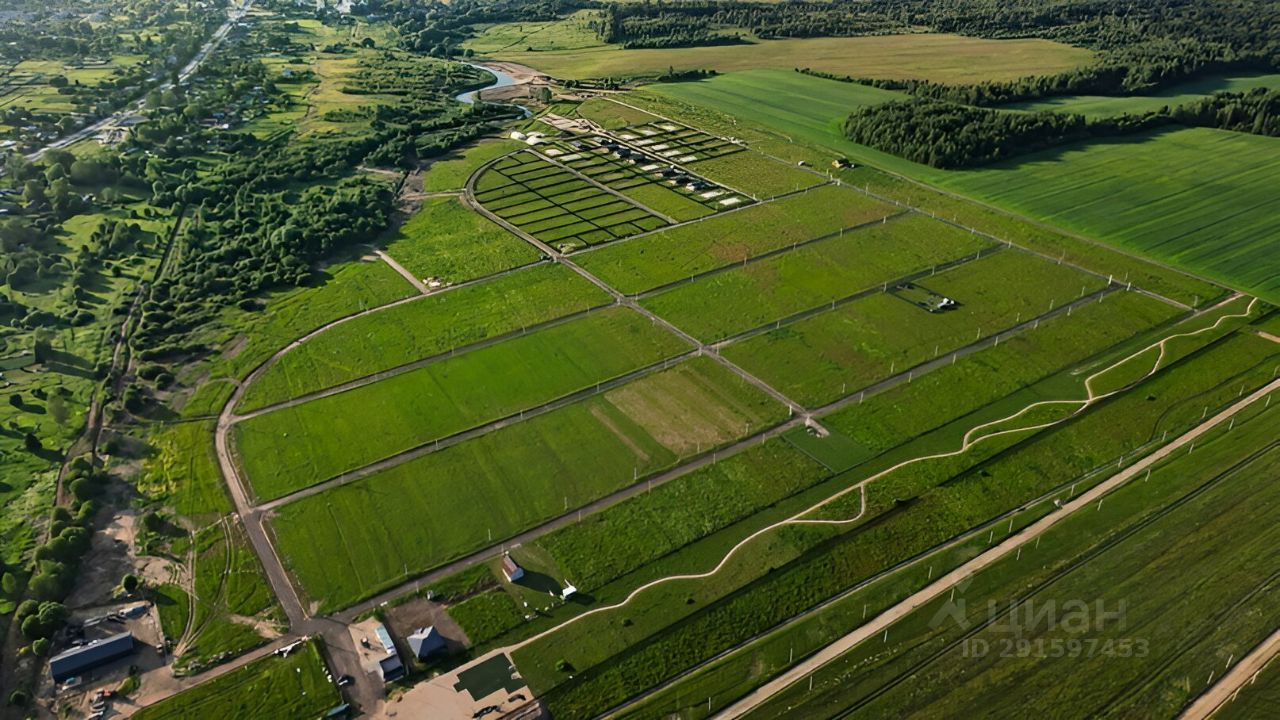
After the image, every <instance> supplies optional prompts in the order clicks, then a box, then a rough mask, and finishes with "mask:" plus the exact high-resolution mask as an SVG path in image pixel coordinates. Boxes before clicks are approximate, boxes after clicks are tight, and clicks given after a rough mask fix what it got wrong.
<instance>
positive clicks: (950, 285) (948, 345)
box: [722, 250, 1106, 405]
mask: <svg viewBox="0 0 1280 720" xmlns="http://www.w3.org/2000/svg"><path fill="white" fill-rule="evenodd" d="M919 284H920V285H921V286H923V287H926V288H928V289H930V290H932V291H934V292H936V293H939V294H941V295H943V296H946V297H949V298H952V299H953V300H955V301H957V302H958V303H960V307H958V308H956V309H954V310H949V311H946V312H938V313H931V312H927V311H925V310H924V309H922V308H920V307H918V306H916V305H913V304H912V303H910V302H907V301H906V300H904V299H902V298H900V297H896V296H894V295H893V294H890V293H877V294H875V295H871V296H869V297H866V298H862V299H859V300H855V301H854V302H851V303H849V304H848V305H843V306H841V307H838V308H836V309H835V310H832V311H829V312H826V313H823V314H821V315H816V316H814V317H811V318H807V319H805V320H802V321H800V322H797V323H795V324H793V325H788V326H785V327H782V328H780V329H777V330H773V331H770V332H768V333H765V334H763V335H757V336H755V337H752V338H749V339H747V340H744V341H742V342H739V343H733V344H730V345H727V346H726V347H725V348H724V349H723V350H722V352H723V353H724V355H725V357H727V358H729V359H730V360H732V361H734V362H735V363H738V364H740V365H741V366H742V367H743V368H744V369H746V370H748V371H749V372H751V373H753V374H755V375H756V376H757V377H759V378H761V379H762V380H764V381H766V382H768V383H769V384H771V385H773V386H774V387H776V388H778V390H780V391H782V392H783V393H786V394H787V395H788V396H789V397H791V398H794V399H795V400H796V401H797V402H800V403H804V404H806V405H821V404H824V403H827V402H830V401H832V400H835V399H837V398H840V397H842V396H844V395H845V394H847V393H848V392H851V391H855V390H857V389H858V388H859V387H863V386H865V385H868V384H871V383H872V382H875V381H877V380H880V379H883V378H885V377H888V376H890V375H892V374H893V373H894V372H900V371H905V370H906V369H907V368H909V367H911V366H913V365H917V364H919V363H922V362H925V361H927V360H930V359H932V358H933V357H935V352H936V353H937V354H938V355H942V354H946V353H947V352H950V351H951V350H954V349H956V348H959V347H963V346H965V345H968V344H969V343H971V342H974V341H976V340H978V339H979V338H980V337H983V336H987V335H992V334H994V333H996V332H997V331H999V330H1001V329H1004V328H1007V327H1009V326H1011V325H1014V324H1016V323H1017V321H1018V319H1019V318H1020V319H1022V320H1030V319H1031V318H1032V317H1034V316H1036V315H1040V314H1043V313H1045V312H1047V311H1048V310H1049V308H1050V306H1051V305H1052V306H1054V307H1060V306H1061V305H1063V304H1065V303H1067V302H1070V301H1072V300H1075V299H1077V298H1079V297H1080V296H1081V291H1082V290H1083V291H1084V292H1085V293H1088V292H1092V291H1094V290H1098V289H1100V288H1102V287H1104V286H1105V285H1106V280H1105V278H1104V279H1099V278H1097V277H1095V276H1093V275H1086V274H1084V273H1081V272H1079V271H1076V270H1074V269H1071V268H1069V267H1067V266H1065V265H1056V264H1054V263H1050V262H1046V261H1044V260H1041V259H1039V258H1037V257H1034V256H1032V255H1028V254H1026V253H1022V252H1019V251H1016V250H1005V251H1001V252H997V253H996V254H994V255H991V256H988V257H985V258H983V259H981V260H976V261H974V262H971V263H966V264H965V265H961V266H960V267H957V268H953V269H951V270H947V271H944V272H940V273H938V274H937V275H935V276H932V277H926V278H923V279H922V280H920V282H919Z"/></svg>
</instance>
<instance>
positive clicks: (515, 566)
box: [502, 553, 524, 582]
mask: <svg viewBox="0 0 1280 720" xmlns="http://www.w3.org/2000/svg"><path fill="white" fill-rule="evenodd" d="M502 575H503V576H504V577H506V578H507V582H515V581H517V580H519V579H520V578H522V577H524V568H522V567H520V564H519V563H517V562H516V561H515V560H514V559H513V558H512V557H511V554H510V553H508V554H506V555H503V556H502Z"/></svg>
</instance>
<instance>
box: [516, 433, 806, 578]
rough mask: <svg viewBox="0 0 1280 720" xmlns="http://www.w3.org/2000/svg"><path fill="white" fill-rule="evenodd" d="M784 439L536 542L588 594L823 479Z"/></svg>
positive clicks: (615, 507)
mask: <svg viewBox="0 0 1280 720" xmlns="http://www.w3.org/2000/svg"><path fill="white" fill-rule="evenodd" d="M826 475H827V473H826V470H825V469H824V468H823V467H822V466H821V465H819V464H818V463H816V462H814V461H812V460H809V459H807V458H806V457H804V456H803V455H802V454H800V453H799V452H797V451H796V450H795V449H793V448H792V447H791V446H790V445H789V444H788V443H786V442H785V441H782V440H773V441H771V442H768V443H765V444H764V445H761V446H759V447H753V448H751V449H749V450H746V451H744V452H742V453H741V454H739V455H735V456H733V457H731V458H728V459H726V460H721V461H720V462H717V463H715V464H713V465H709V466H707V467H704V468H702V469H699V470H697V471H695V472H692V473H689V474H688V475H685V476H684V477H682V478H679V479H677V480H673V481H671V482H669V483H667V484H665V485H663V486H662V487H659V488H657V489H655V490H653V491H652V492H649V493H645V494H644V495H639V496H637V497H635V498H632V499H631V500H628V501H627V502H623V503H619V504H617V505H614V506H613V507H611V508H609V509H607V510H604V511H603V512H600V513H597V514H595V515H592V516H591V517H589V518H587V519H586V520H584V521H583V522H581V523H578V524H576V525H571V526H568V527H565V528H564V529H562V530H558V531H556V532H554V533H552V534H550V535H548V536H546V537H545V538H542V539H541V540H539V541H538V545H539V546H540V547H542V548H545V549H546V550H548V551H549V552H550V553H551V554H552V555H553V556H554V557H555V559H556V561H557V563H558V564H559V566H560V569H561V570H562V571H563V572H564V574H565V575H566V576H567V577H570V578H573V581H574V583H575V585H576V586H577V587H578V588H579V589H581V590H584V591H588V592H589V591H593V590H595V589H596V588H599V587H601V586H603V585H605V584H606V583H609V582H612V581H613V580H616V579H617V578H619V577H622V576H623V575H626V574H627V573H629V572H631V571H633V570H636V569H637V568H640V567H643V566H644V565H646V564H648V563H650V562H653V561H654V560H656V559H658V558H660V557H662V556H663V555H666V554H667V553H670V552H672V551H674V550H678V549H679V548H681V547H683V546H684V545H687V544H689V543H691V542H694V541H695V540H698V539H699V538H702V537H705V536H707V535H710V534H711V533H713V532H716V531H718V530H720V529H722V528H724V527H727V526H729V525H732V524H733V523H735V522H737V521H739V520H741V519H743V518H745V517H749V516H750V515H752V514H753V513H756V512H759V511H760V510H761V509H763V508H765V507H768V506H769V505H772V504H773V503H776V502H778V501H779V500H781V499H783V498H786V497H788V496H790V495H792V494H794V493H797V492H799V491H801V490H804V489H806V488H808V487H810V486H811V485H813V484H814V483H815V482H817V481H819V480H822V479H824V478H825V477H826Z"/></svg>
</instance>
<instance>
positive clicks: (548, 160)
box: [526, 146, 676, 244]
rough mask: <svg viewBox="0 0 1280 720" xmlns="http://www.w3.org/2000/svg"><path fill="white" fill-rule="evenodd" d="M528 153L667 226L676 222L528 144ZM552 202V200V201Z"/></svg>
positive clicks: (668, 216)
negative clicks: (638, 209)
mask: <svg viewBox="0 0 1280 720" xmlns="http://www.w3.org/2000/svg"><path fill="white" fill-rule="evenodd" d="M528 153H529V154H530V155H532V156H534V157H536V158H538V159H539V160H541V161H543V162H545V163H548V164H550V165H553V166H555V167H558V168H560V169H561V170H564V171H565V172H567V173H570V174H572V175H573V176H575V177H577V178H578V179H579V180H585V181H586V182H588V183H589V184H591V185H592V186H594V187H595V188H596V189H597V190H603V191H604V192H606V193H609V194H610V195H612V196H614V197H616V198H618V199H619V200H622V201H623V202H625V203H628V204H630V205H634V206H636V207H638V208H640V209H641V210H643V211H645V212H647V213H649V214H650V215H652V216H654V217H656V218H658V219H660V220H662V221H663V222H665V223H667V225H668V226H670V225H675V223H676V219H675V218H673V217H671V216H670V215H667V214H666V213H660V212H658V211H657V210H654V209H653V208H651V207H649V206H648V205H645V204H644V203H642V202H640V201H639V200H635V199H633V198H629V197H627V196H626V195H623V194H622V193H621V192H619V191H617V190H614V189H613V188H611V187H609V186H608V185H605V184H604V183H602V182H600V181H599V180H596V179H595V178H593V177H590V176H587V175H584V174H582V173H580V172H578V171H577V170H576V169H574V168H571V167H569V166H568V165H565V164H564V163H558V162H556V161H555V159H553V158H551V157H548V156H546V155H543V154H542V153H540V152H538V151H537V150H534V149H533V147H532V146H530V148H529V149H528ZM526 187H527V186H526ZM535 192H536V191H535ZM539 194H541V193H539ZM548 199H550V198H548ZM553 202H554V201H553ZM557 204H558V203H557ZM606 244H608V243H606Z"/></svg>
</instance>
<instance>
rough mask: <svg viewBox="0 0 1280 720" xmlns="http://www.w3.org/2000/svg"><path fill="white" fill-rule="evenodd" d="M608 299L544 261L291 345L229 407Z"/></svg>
mask: <svg viewBox="0 0 1280 720" xmlns="http://www.w3.org/2000/svg"><path fill="white" fill-rule="evenodd" d="M610 302H611V301H610V298H609V296H608V295H607V294H606V293H605V292H604V291H603V290H601V289H599V288H597V287H596V286H595V285H592V284H591V283H589V282H587V281H586V280H584V279H583V278H582V277H580V276H578V275H577V274H576V273H574V272H573V271H572V270H569V269H568V268H566V267H564V266H563V265H551V264H547V265H542V266H540V267H535V268H530V269H528V270H524V271H521V272H518V273H514V274H512V275H508V276H506V277H501V278H496V279H494V280H491V281H489V282H485V283H481V284H477V285H470V286H467V287H463V288H458V289H456V290H450V291H449V292H444V293H440V294H438V295H431V296H429V297H424V298H422V299H420V300H414V301H413V302H410V303H405V304H402V305H398V306H396V307H392V308H387V309H385V310H380V311H378V312H376V313H372V314H370V315H365V316H362V317H359V318H354V319H352V320H349V321H347V322H344V323H342V324H339V325H335V326H333V327H332V328H330V329H329V330H326V331H325V332H324V333H321V334H319V335H316V336H315V337H313V338H311V339H309V340H308V341H306V342H304V343H302V344H301V345H298V346H297V347H295V348H293V349H292V350H290V351H289V352H288V353H286V354H284V355H282V356H281V357H280V359H279V360H278V361H277V362H276V363H275V364H274V365H272V366H271V367H270V368H268V369H267V371H266V372H264V373H263V374H262V375H261V376H259V377H258V379H257V380H255V381H254V382H253V384H252V385H250V386H249V388H248V390H247V391H246V392H245V394H244V397H243V398H242V399H241V401H240V404H239V406H237V408H236V409H237V410H238V411H239V412H242V413H243V412H248V411H250V410H254V409H257V408H261V407H266V406H267V405H271V404H274V403H278V402H282V401H284V400H288V399H289V398H293V397H297V396H299V395H305V394H307V393H310V392H315V391H317V390H323V389H324V388H327V387H333V386H334V385H339V384H341V383H344V382H348V381H351V380H355V379H356V378H360V377H364V376H366V375H370V374H372V373H375V372H380V371H383V370H389V369H391V368H394V367H397V366H399V365H404V364H406V363H411V362H413V361H415V360H421V359H423V358H429V357H431V356H434V355H439V354H441V353H447V352H449V351H451V350H453V349H454V348H459V347H463V346H466V345H468V344H470V343H475V342H479V341H481V340H486V339H488V338H492V337H495V336H497V335H501V334H503V333H509V332H516V331H519V330H521V329H522V328H526V327H529V326H531V325H536V324H538V323H543V322H546V321H548V320H553V319H555V318H558V317H563V316H565V315H569V314H572V313H578V312H583V311H585V310H587V309H589V308H598V307H602V306H605V305H608V304H609V303H610Z"/></svg>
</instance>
